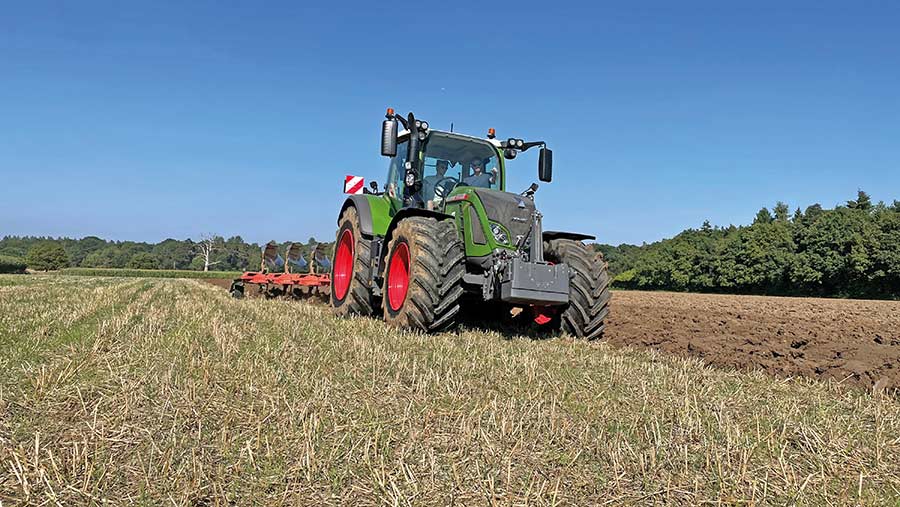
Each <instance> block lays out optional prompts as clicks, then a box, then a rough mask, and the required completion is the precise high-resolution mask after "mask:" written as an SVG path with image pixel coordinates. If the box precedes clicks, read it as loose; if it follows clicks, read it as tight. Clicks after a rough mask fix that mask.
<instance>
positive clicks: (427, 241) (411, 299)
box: [382, 217, 465, 332]
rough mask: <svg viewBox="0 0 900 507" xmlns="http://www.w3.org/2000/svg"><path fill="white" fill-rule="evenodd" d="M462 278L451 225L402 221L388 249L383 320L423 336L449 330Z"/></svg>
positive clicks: (421, 219) (460, 258) (462, 262)
mask: <svg viewBox="0 0 900 507" xmlns="http://www.w3.org/2000/svg"><path fill="white" fill-rule="evenodd" d="M464 273H465V250H464V248H463V244H462V242H461V241H460V240H459V238H458V237H457V234H456V228H455V227H454V224H453V222H452V221H446V220H445V221H438V220H435V219H433V218H426V217H410V218H407V219H405V220H403V221H402V222H400V223H399V224H398V225H397V227H396V228H395V229H394V233H393V235H392V237H391V241H390V243H389V245H388V257H387V263H386V268H385V274H384V290H383V291H382V298H383V306H384V320H385V321H386V322H387V323H388V324H391V325H394V326H398V327H406V328H412V329H418V330H421V331H426V332H439V331H446V330H449V329H452V328H453V327H454V326H455V325H456V323H457V318H458V316H459V308H460V306H459V305H460V298H461V297H462V295H463V286H462V279H463V274H464Z"/></svg>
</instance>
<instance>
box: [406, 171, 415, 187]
mask: <svg viewBox="0 0 900 507" xmlns="http://www.w3.org/2000/svg"><path fill="white" fill-rule="evenodd" d="M415 184H416V175H415V174H413V173H411V172H408V173H406V186H407V187H411V186H413V185H415Z"/></svg>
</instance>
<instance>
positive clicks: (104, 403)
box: [0, 275, 900, 505]
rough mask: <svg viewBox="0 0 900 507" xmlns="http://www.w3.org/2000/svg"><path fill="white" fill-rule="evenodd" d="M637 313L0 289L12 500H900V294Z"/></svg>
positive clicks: (79, 280)
mask: <svg viewBox="0 0 900 507" xmlns="http://www.w3.org/2000/svg"><path fill="white" fill-rule="evenodd" d="M613 311H614V312H615V313H614V317H613V320H612V322H611V324H610V329H609V341H608V342H602V343H584V342H579V341H575V340H572V339H570V338H567V337H562V338H553V339H544V340H532V339H528V338H523V337H517V336H508V335H504V334H500V333H497V332H495V331H487V330H480V329H464V330H463V331H461V332H460V333H458V334H442V335H436V336H426V335H420V334H416V333H407V332H397V331H395V330H392V329H388V328H387V327H386V326H384V325H383V324H381V323H379V322H377V321H375V320H373V319H351V320H336V319H334V318H332V317H331V316H330V314H329V312H328V310H327V308H325V307H323V306H316V305H308V304H301V303H296V302H288V301H275V300H263V299H245V300H240V301H238V300H233V299H231V298H229V297H228V294H227V293H226V291H224V290H222V289H221V288H218V287H215V286H213V285H210V284H207V283H204V282H201V281H198V280H167V279H143V278H101V277H74V276H14V275H8V276H0V346H2V352H0V499H2V500H3V502H4V504H5V503H7V502H13V503H19V502H24V503H33V504H39V503H51V504H52V503H54V502H58V503H62V504H70V503H98V504H99V503H104V502H110V503H115V504H119V503H143V504H162V503H169V504H175V505H213V504H224V503H233V504H236V505H253V504H258V503H268V504H283V503H288V504H295V505H310V504H322V503H330V504H354V505H375V504H379V505H382V504H388V505H419V504H434V503H440V504H448V503H456V504H473V503H477V504H494V503H496V504H503V505H506V504H525V503H529V504H569V505H583V504H603V503H639V504H645V503H663V502H668V503H699V502H702V501H711V502H721V503H774V504H790V503H795V504H801V505H821V504H823V503H826V502H831V503H839V504H860V503H862V504H890V505H895V504H896V503H897V502H898V501H900V477H898V474H897V470H900V400H898V398H897V397H896V395H895V392H893V391H892V390H891V389H890V388H891V387H896V384H895V383H894V382H896V374H894V376H892V375H891V373H892V372H891V371H889V370H891V369H893V370H896V369H897V367H898V365H897V360H896V355H891V354H892V352H891V351H894V352H893V354H896V348H897V344H895V343H894V344H892V343H893V340H895V339H897V338H898V337H897V335H896V333H897V331H896V330H897V329H898V325H897V324H898V309H897V303H889V302H886V303H877V302H867V301H863V302H853V301H822V300H793V299H783V300H782V299H777V300H775V299H771V298H744V297H720V296H689V295H679V294H666V293H637V292H635V293H632V292H617V293H616V294H615V295H614V308H613ZM773 333H774V337H773V336H771V335H772V334H773ZM892 333H893V334H892ZM875 335H877V336H875ZM729 337H730V338H729ZM729 340H730V341H731V343H735V344H736V345H733V346H730V347H729V345H728V343H729ZM804 340H805V341H806V343H801V342H803V341H804ZM878 341H880V342H881V343H879V342H878ZM797 344H799V345H797ZM622 345H633V346H634V347H622ZM876 346H878V347H882V346H883V347H884V350H882V349H881V348H878V347H876ZM647 347H650V348H649V349H648V348H647ZM653 348H659V349H662V350H663V351H664V352H659V351H657V350H653ZM792 351H794V352H799V353H802V354H803V355H802V356H793V355H791V352H792ZM832 351H835V352H836V351H840V352H841V355H840V357H836V358H835V357H832V358H831V359H823V358H827V357H828V356H829V355H831V356H834V354H835V352H832ZM873 351H876V352H873ZM669 352H675V354H669ZM776 354H781V356H779V355H776ZM681 355H683V356H685V357H679V356H681ZM692 355H698V356H702V357H703V358H704V359H707V360H709V361H711V362H713V363H715V364H724V365H726V366H727V365H733V366H738V367H739V368H737V369H735V368H730V367H725V368H722V367H715V366H709V365H707V364H705V363H703V362H702V361H701V360H700V359H697V358H695V357H690V356H692ZM872 357H877V358H878V359H871V358H872ZM879 361H880V363H879ZM806 362H809V364H806ZM857 362H863V363H864V364H865V365H866V366H865V367H863V368H862V369H861V370H860V371H859V372H856V373H857V375H850V374H847V375H845V372H854V371H855V370H854V369H855V368H856V366H855V364H856V363H857ZM812 364H816V365H820V364H822V365H825V366H826V369H825V370H824V371H821V372H819V373H816V367H812V370H810V368H809V365H812ZM878 364H880V366H877V367H875V366H872V365H878ZM747 365H751V366H761V367H762V368H764V369H765V370H766V371H769V372H774V373H776V374H777V375H772V374H769V373H766V371H763V370H749V369H747V368H745V366H747ZM775 365H780V366H775ZM887 365H892V367H891V368H889V367H888V366H887ZM779 369H781V371H779ZM797 374H804V375H807V374H808V375H812V376H819V377H822V378H823V379H824V380H815V379H812V378H808V377H807V376H799V377H793V375H797ZM787 377H789V378H787ZM845 377H846V380H844V378H845ZM882 378H885V379H887V380H885V381H884V382H881V379H882ZM835 379H837V380H835ZM876 384H878V385H876ZM873 386H874V387H875V388H873ZM883 387H888V388H889V389H887V390H884V389H882V388H883Z"/></svg>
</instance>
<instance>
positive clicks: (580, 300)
mask: <svg viewBox="0 0 900 507" xmlns="http://www.w3.org/2000/svg"><path fill="white" fill-rule="evenodd" d="M544 258H545V259H546V260H548V261H550V262H556V263H565V264H567V265H568V266H569V269H570V270H572V272H573V277H572V280H571V282H570V284H569V304H568V305H566V306H563V307H559V310H558V311H557V312H556V315H555V316H554V317H552V320H551V321H550V322H549V323H548V324H547V325H548V326H557V327H560V328H562V330H563V331H565V332H567V333H569V334H571V335H573V336H577V337H578V338H585V339H587V340H593V339H596V338H600V337H602V336H603V330H604V328H605V326H606V324H605V321H606V316H607V315H608V314H609V299H610V292H609V281H610V280H609V271H608V269H607V265H606V261H604V260H603V254H601V253H599V252H594V251H593V249H591V248H590V247H588V246H587V245H585V244H584V243H582V242H580V241H573V240H571V239H554V240H551V241H545V242H544Z"/></svg>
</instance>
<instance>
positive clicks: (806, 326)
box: [606, 291, 900, 389]
mask: <svg viewBox="0 0 900 507" xmlns="http://www.w3.org/2000/svg"><path fill="white" fill-rule="evenodd" d="M606 339H607V340H608V341H609V342H610V343H612V344H613V345H618V346H631V347H648V348H654V349H659V350H661V351H664V352H667V353H672V354H678V355H681V356H693V357H699V358H702V359H703V360H704V361H706V362H708V363H710V364H714V365H724V366H731V367H736V368H740V369H748V368H760V369H763V370H765V371H766V372H769V373H772V374H774V375H778V376H796V375H805V376H809V377H815V378H823V379H824V378H833V379H837V380H840V381H844V382H845V383H849V384H854V385H859V386H862V387H871V386H876V387H877V388H892V389H897V388H900V302H898V301H869V300H848V299H817V298H785V297H767V296H730V295H718V294H716V295H709V294H682V293H671V292H638V291H634V292H632V291H616V292H615V293H614V294H613V299H612V306H611V312H610V317H609V325H608V326H607V331H606Z"/></svg>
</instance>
